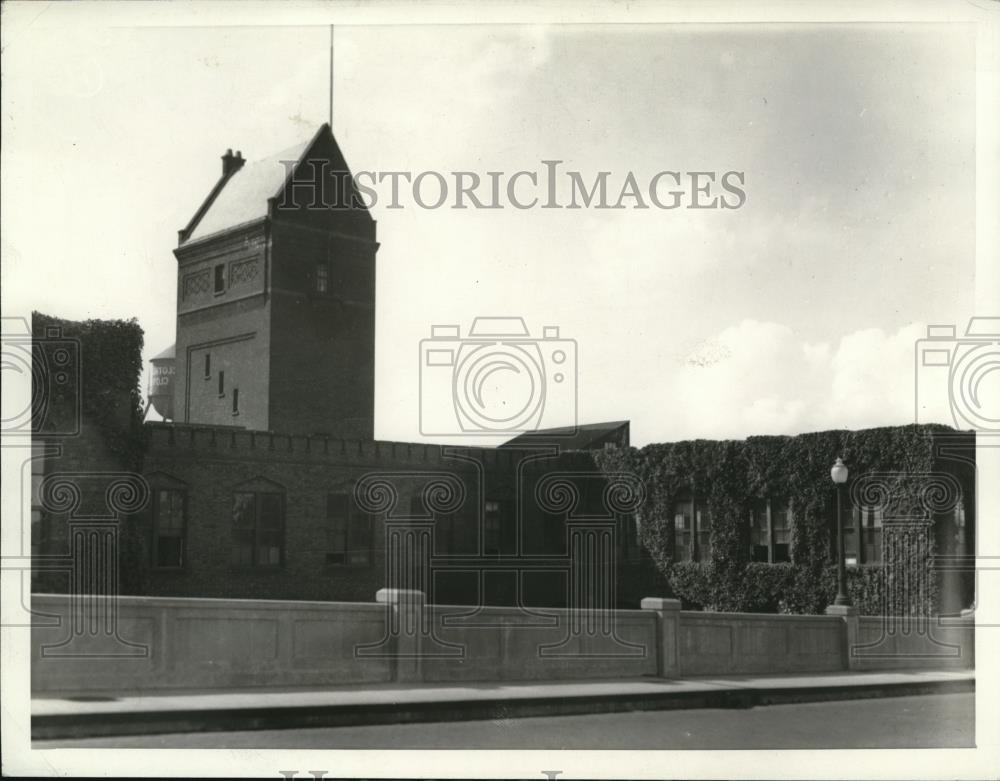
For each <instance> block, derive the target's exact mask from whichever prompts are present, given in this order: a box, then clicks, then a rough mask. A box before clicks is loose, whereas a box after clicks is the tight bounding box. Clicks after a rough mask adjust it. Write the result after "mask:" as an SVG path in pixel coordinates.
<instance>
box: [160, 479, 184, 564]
mask: <svg viewBox="0 0 1000 781" xmlns="http://www.w3.org/2000/svg"><path fill="white" fill-rule="evenodd" d="M184 500H185V496H184V493H183V492H182V491H176V490H169V489H161V490H158V491H156V492H155V493H154V494H153V566H155V567H180V566H182V565H183V564H184Z"/></svg>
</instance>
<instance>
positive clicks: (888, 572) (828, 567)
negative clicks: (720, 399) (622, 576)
mask: <svg viewBox="0 0 1000 781" xmlns="http://www.w3.org/2000/svg"><path fill="white" fill-rule="evenodd" d="M945 434H950V435H951V436H952V437H955V436H956V435H957V432H955V431H953V430H952V429H949V428H947V427H946V426H937V425H909V426H896V427H886V428H876V429H867V430H863V431H823V432H816V433H809V434H801V435H798V436H757V437H750V438H749V439H747V440H744V441H715V440H693V441H684V442H676V443H669V444H651V445H647V446H645V447H643V448H633V447H625V448H622V447H613V448H608V449H605V450H602V451H595V452H594V460H595V462H596V463H597V464H598V466H599V467H600V468H602V469H603V470H605V471H606V472H620V471H629V472H632V473H633V474H635V475H637V476H638V477H639V478H640V480H641V481H642V482H643V484H644V486H645V493H646V499H645V502H644V503H643V505H642V506H641V507H640V509H639V510H638V511H637V514H636V515H637V518H636V520H637V523H638V525H639V529H640V538H641V541H642V544H643V545H644V546H645V548H646V549H647V550H648V551H649V553H650V555H651V557H652V559H653V560H654V562H655V563H656V565H657V567H658V569H659V570H660V572H661V573H662V574H663V575H664V576H665V578H666V580H667V582H668V584H669V588H670V590H671V591H672V592H673V593H672V596H676V597H679V598H680V599H681V600H682V601H683V602H684V603H685V604H686V605H688V606H690V607H695V608H704V609H712V610H722V611H740V612H788V613H820V612H822V611H823V609H824V608H825V606H826V605H829V604H831V602H832V600H833V597H834V596H835V595H836V568H835V567H834V566H833V565H834V563H835V558H834V553H833V544H832V540H833V535H834V534H835V525H834V523H833V516H834V514H835V513H834V510H833V508H834V507H835V498H836V497H835V487H834V484H833V482H832V481H831V479H830V467H831V465H832V463H833V461H834V459H835V458H836V457H837V456H840V457H842V458H843V459H844V462H845V463H846V464H848V466H849V468H850V470H851V476H852V479H856V478H858V477H860V476H864V475H875V474H878V475H881V476H883V478H882V479H884V480H885V481H886V482H887V484H888V485H889V489H888V490H889V492H890V493H891V494H892V496H893V500H892V501H893V508H894V509H893V511H892V512H895V513H896V514H897V515H900V516H907V517H913V515H914V512H918V511H919V508H920V507H921V506H925V505H921V498H920V494H921V492H922V491H923V490H924V488H925V479H926V476H927V475H930V474H935V468H937V469H938V471H939V472H940V469H941V467H940V464H939V463H938V461H937V457H936V455H935V454H936V448H935V439H936V438H937V437H940V436H941V435H945ZM957 436H962V435H957ZM965 436H969V435H965ZM687 492H691V493H693V494H695V495H696V496H698V497H699V498H700V501H703V502H705V503H706V504H707V508H708V510H709V512H710V513H711V517H712V528H711V533H710V541H711V549H712V550H711V560H710V561H707V562H677V561H676V559H677V556H676V552H675V549H674V547H675V539H674V524H673V507H674V504H675V502H676V501H677V500H678V498H680V497H681V495H682V494H686V493H687ZM767 498H771V499H775V498H781V499H786V500H788V502H789V507H790V510H791V514H792V528H791V559H792V561H791V563H787V564H762V563H758V562H751V561H750V539H749V534H750V526H749V517H750V511H751V507H752V506H753V505H754V503H755V502H759V501H762V500H764V499H767ZM849 505H850V500H849V499H848V502H847V506H849ZM847 512H848V510H847V508H846V507H845V515H846V514H847ZM890 514H891V513H890ZM883 534H884V537H883V564H882V566H863V567H860V568H851V569H850V570H849V581H848V588H849V590H850V592H851V594H852V596H853V599H854V602H855V604H856V605H858V607H859V608H860V609H861V611H862V612H863V613H864V612H868V613H871V614H883V613H884V611H891V612H892V613H895V614H913V613H926V612H928V611H930V610H932V609H933V606H934V604H935V601H936V599H937V597H938V586H937V583H936V581H935V578H934V572H933V567H932V565H931V561H932V558H933V555H934V535H933V534H932V533H930V529H929V527H928V526H926V525H925V526H922V527H921V526H920V525H919V524H917V525H914V524H909V525H902V526H900V527H898V528H897V527H890V526H886V527H883ZM915 551H916V552H917V553H916V555H915V554H914V552H915ZM893 579H896V580H893ZM904 579H905V580H906V583H907V588H898V586H899V585H900V584H899V582H898V581H902V580H904ZM914 583H915V584H917V587H915V588H911V587H910V584H914Z"/></svg>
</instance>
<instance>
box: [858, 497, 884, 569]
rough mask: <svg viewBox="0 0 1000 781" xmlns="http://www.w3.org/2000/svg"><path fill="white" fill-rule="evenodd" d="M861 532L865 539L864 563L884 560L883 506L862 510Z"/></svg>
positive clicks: (877, 562)
mask: <svg viewBox="0 0 1000 781" xmlns="http://www.w3.org/2000/svg"><path fill="white" fill-rule="evenodd" d="M861 517H862V524H861V534H862V538H863V539H864V558H863V559H862V563H863V564H879V563H881V561H882V508H880V507H865V508H863V510H862V516H861Z"/></svg>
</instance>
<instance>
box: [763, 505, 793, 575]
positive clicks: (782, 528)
mask: <svg viewBox="0 0 1000 781" xmlns="http://www.w3.org/2000/svg"><path fill="white" fill-rule="evenodd" d="M768 504H769V506H770V508H771V538H772V541H773V545H774V556H773V559H772V560H773V561H775V562H782V561H791V560H792V511H791V509H790V508H789V507H788V502H786V501H783V500H781V501H775V500H771V501H770V502H769V503H768Z"/></svg>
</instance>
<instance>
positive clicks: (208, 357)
mask: <svg viewBox="0 0 1000 781" xmlns="http://www.w3.org/2000/svg"><path fill="white" fill-rule="evenodd" d="M211 376H212V354H211V353H205V379H206V380H207V379H209V378H210V377H211Z"/></svg>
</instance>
